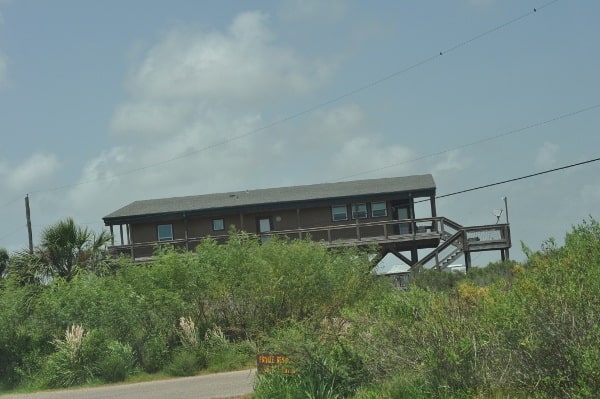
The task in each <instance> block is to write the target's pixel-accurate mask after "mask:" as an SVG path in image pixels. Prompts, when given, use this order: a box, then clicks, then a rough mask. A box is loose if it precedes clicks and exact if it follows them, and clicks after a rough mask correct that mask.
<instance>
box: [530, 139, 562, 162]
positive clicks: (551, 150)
mask: <svg viewBox="0 0 600 399" xmlns="http://www.w3.org/2000/svg"><path fill="white" fill-rule="evenodd" d="M559 149H560V147H559V146H558V145H556V144H554V143H550V142H548V141H546V142H545V143H544V144H543V145H542V146H541V147H540V148H539V149H538V152H537V155H536V157H535V166H536V167H537V168H538V169H545V168H549V167H552V166H553V165H555V164H556V155H557V154H558V150H559Z"/></svg>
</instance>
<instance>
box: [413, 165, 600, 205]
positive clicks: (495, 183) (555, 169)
mask: <svg viewBox="0 0 600 399" xmlns="http://www.w3.org/2000/svg"><path fill="white" fill-rule="evenodd" d="M598 161H600V158H593V159H588V160H587V161H582V162H576V163H572V164H569V165H564V166H560V167H558V168H553V169H547V170H544V171H542V172H537V173H531V174H528V175H525V176H520V177H514V178H511V179H507V180H502V181H498V182H494V183H489V184H483V185H480V186H476V187H471V188H467V189H464V190H460V191H455V192H453V193H449V194H444V195H438V196H436V197H435V198H436V199H440V198H446V197H451V196H454V195H459V194H464V193H468V192H471V191H476V190H483V189H484V188H489V187H493V186H499V185H501V184H506V183H512V182H516V181H519V180H525V179H529V178H532V177H536V176H541V175H545V174H548V173H554V172H558V171H561V170H565V169H570V168H574V167H576V166H581V165H586V164H589V163H593V162H598ZM424 201H428V200H421V201H415V203H418V202H424Z"/></svg>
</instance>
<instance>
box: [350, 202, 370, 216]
mask: <svg viewBox="0 0 600 399" xmlns="http://www.w3.org/2000/svg"><path fill="white" fill-rule="evenodd" d="M366 218H367V204H352V219H366Z"/></svg>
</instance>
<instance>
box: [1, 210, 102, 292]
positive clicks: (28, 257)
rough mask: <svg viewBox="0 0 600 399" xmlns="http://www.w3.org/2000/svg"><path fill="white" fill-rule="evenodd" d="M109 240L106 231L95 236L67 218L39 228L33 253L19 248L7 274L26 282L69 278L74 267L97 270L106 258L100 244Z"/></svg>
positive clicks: (73, 274)
mask: <svg viewBox="0 0 600 399" xmlns="http://www.w3.org/2000/svg"><path fill="white" fill-rule="evenodd" d="M109 240H110V235H109V234H108V233H107V232H105V231H102V232H101V233H100V234H97V235H96V234H95V233H94V232H92V231H91V230H89V229H88V228H87V227H80V226H77V225H76V224H75V222H74V221H73V219H72V218H67V219H65V220H61V221H59V222H58V223H56V224H53V225H51V226H49V227H46V228H45V229H44V230H43V231H42V237H41V243H40V245H39V246H38V247H36V248H35V250H34V253H33V254H29V253H28V252H26V251H21V252H18V253H17V254H16V255H14V256H13V257H12V258H11V262H10V267H9V271H8V273H9V274H12V275H13V276H15V277H16V278H17V279H18V280H20V281H21V282H22V283H30V282H43V281H48V279H51V278H53V277H63V278H65V279H66V280H67V281H69V280H71V279H72V278H73V277H74V276H75V274H76V273H77V270H78V269H83V270H89V271H92V272H99V271H101V270H102V269H103V268H104V266H105V264H106V263H107V261H108V256H107V253H106V251H105V250H104V247H105V245H106V244H107V243H108V241H109Z"/></svg>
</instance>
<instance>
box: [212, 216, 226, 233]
mask: <svg viewBox="0 0 600 399" xmlns="http://www.w3.org/2000/svg"><path fill="white" fill-rule="evenodd" d="M213 230H214V231H218V230H225V222H224V221H223V219H214V220H213Z"/></svg>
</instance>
